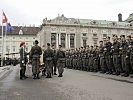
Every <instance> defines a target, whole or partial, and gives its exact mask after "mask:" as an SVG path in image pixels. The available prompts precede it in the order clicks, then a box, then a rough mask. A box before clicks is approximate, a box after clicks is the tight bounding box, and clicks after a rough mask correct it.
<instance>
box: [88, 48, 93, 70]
mask: <svg viewBox="0 0 133 100" xmlns="http://www.w3.org/2000/svg"><path fill="white" fill-rule="evenodd" d="M93 58H94V48H93V46H91V48H90V56H89V67H90V71H91V72H93V71H94V68H93Z"/></svg>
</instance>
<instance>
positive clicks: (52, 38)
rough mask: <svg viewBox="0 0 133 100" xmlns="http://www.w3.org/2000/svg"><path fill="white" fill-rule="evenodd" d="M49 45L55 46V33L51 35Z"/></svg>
mask: <svg viewBox="0 0 133 100" xmlns="http://www.w3.org/2000/svg"><path fill="white" fill-rule="evenodd" d="M51 45H54V46H56V33H51Z"/></svg>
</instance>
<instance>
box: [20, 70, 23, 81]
mask: <svg viewBox="0 0 133 100" xmlns="http://www.w3.org/2000/svg"><path fill="white" fill-rule="evenodd" d="M23 79H24V77H23V70H22V69H21V70H20V80H23Z"/></svg>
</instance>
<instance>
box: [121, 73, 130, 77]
mask: <svg viewBox="0 0 133 100" xmlns="http://www.w3.org/2000/svg"><path fill="white" fill-rule="evenodd" d="M121 76H123V77H128V76H129V73H124V74H122V75H121Z"/></svg>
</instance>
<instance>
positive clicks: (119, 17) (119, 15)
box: [118, 13, 122, 22]
mask: <svg viewBox="0 0 133 100" xmlns="http://www.w3.org/2000/svg"><path fill="white" fill-rule="evenodd" d="M118 21H119V22H122V14H121V13H119V14H118Z"/></svg>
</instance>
